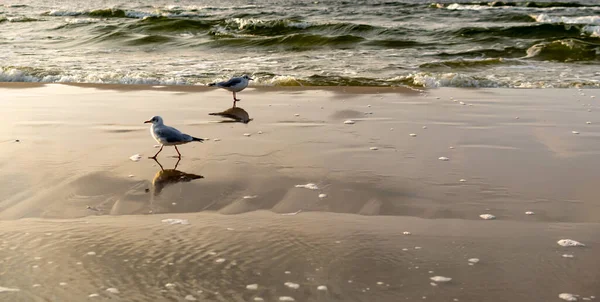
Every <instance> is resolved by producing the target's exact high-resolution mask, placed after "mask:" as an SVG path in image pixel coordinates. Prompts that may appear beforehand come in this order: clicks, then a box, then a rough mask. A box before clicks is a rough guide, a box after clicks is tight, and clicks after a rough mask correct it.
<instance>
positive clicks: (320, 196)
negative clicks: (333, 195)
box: [319, 193, 327, 199]
mask: <svg viewBox="0 0 600 302" xmlns="http://www.w3.org/2000/svg"><path fill="white" fill-rule="evenodd" d="M326 197H327V194H324V193H321V194H319V198H321V199H323V198H326Z"/></svg>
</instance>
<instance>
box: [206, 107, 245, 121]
mask: <svg viewBox="0 0 600 302" xmlns="http://www.w3.org/2000/svg"><path fill="white" fill-rule="evenodd" d="M208 115H217V116H222V117H226V118H230V119H233V120H232V121H230V120H225V121H221V123H235V122H237V123H244V124H248V123H249V122H250V121H252V120H253V119H251V118H250V116H249V115H248V111H246V110H244V108H241V107H231V108H229V109H227V110H225V111H222V112H213V113H209V114H208Z"/></svg>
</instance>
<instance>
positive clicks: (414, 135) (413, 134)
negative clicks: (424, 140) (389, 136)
mask: <svg viewBox="0 0 600 302" xmlns="http://www.w3.org/2000/svg"><path fill="white" fill-rule="evenodd" d="M409 136H411V137H417V134H416V133H411V134H409Z"/></svg>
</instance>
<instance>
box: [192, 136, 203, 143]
mask: <svg viewBox="0 0 600 302" xmlns="http://www.w3.org/2000/svg"><path fill="white" fill-rule="evenodd" d="M192 141H193V142H201V143H202V142H204V139H203V138H197V137H193V136H192Z"/></svg>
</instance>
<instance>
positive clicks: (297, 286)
mask: <svg viewBox="0 0 600 302" xmlns="http://www.w3.org/2000/svg"><path fill="white" fill-rule="evenodd" d="M283 285H285V286H287V287H289V288H291V289H298V288H300V284H298V283H294V282H286V283H284V284H283Z"/></svg>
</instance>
